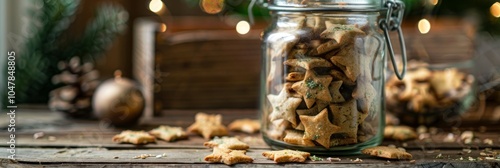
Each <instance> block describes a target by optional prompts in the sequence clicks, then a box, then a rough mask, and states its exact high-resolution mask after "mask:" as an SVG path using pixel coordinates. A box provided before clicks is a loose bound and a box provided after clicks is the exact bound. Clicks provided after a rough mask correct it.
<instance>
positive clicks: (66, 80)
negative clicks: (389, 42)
mask: <svg viewBox="0 0 500 168" xmlns="http://www.w3.org/2000/svg"><path fill="white" fill-rule="evenodd" d="M266 2H267V1H264V0H255V1H250V0H225V1H223V0H220V1H216V0H214V1H203V0H102V1H77V0H15V1H14V0H1V1H0V36H1V38H0V50H1V52H0V53H2V55H5V53H6V52H7V51H15V52H16V68H17V71H16V103H20V104H42V105H44V104H48V105H49V106H50V107H51V109H54V110H56V111H71V112H69V113H72V114H77V112H75V111H83V112H82V113H83V114H84V115H82V116H85V114H86V113H89V112H88V111H89V110H90V108H91V105H90V104H91V103H90V102H91V99H92V96H93V94H94V92H95V89H96V87H97V86H98V85H99V84H100V83H101V82H102V81H104V80H106V79H110V78H113V77H114V76H116V75H118V76H122V77H125V78H130V79H133V80H134V81H135V82H137V83H138V84H137V86H138V87H139V88H140V90H141V91H142V93H143V95H144V98H145V102H146V111H147V112H146V113H148V115H150V116H152V115H155V114H157V113H158V111H161V110H162V109H257V108H258V98H259V80H260V78H259V77H260V76H259V73H260V66H261V58H260V57H261V47H260V33H261V32H262V31H263V29H265V27H266V26H267V25H268V24H269V23H270V16H269V11H268V10H267V9H266ZM404 2H405V3H406V11H405V18H404V24H403V30H404V33H405V41H406V45H407V48H408V51H407V52H408V55H409V57H411V58H417V59H419V60H423V61H426V62H429V63H454V62H463V61H471V62H473V64H472V66H470V65H469V66H467V67H466V68H467V69H468V70H471V71H472V73H473V74H474V75H475V77H476V81H477V83H478V88H479V90H480V92H485V93H486V91H488V92H487V96H486V97H488V99H489V100H491V101H492V102H497V103H498V102H500V94H499V93H498V91H497V90H495V86H497V85H498V83H499V82H498V81H499V80H498V79H500V78H499V77H498V76H499V73H498V72H500V67H499V66H498V65H500V37H499V36H500V1H498V0H481V1H474V0H462V1H455V0H404ZM393 37H394V36H393ZM394 40H395V39H394ZM2 58H5V57H3V56H2ZM0 63H1V65H3V66H4V67H5V63H6V59H1V60H0ZM2 69H3V70H5V69H6V68H2ZM116 70H120V71H121V72H117V71H116ZM5 74H6V73H2V75H1V76H0V78H1V79H6V76H5ZM1 87H2V89H1V90H2V91H4V90H6V89H4V88H5V82H2V83H1ZM3 95H5V94H3ZM5 97H6V96H2V98H3V99H5ZM5 101H6V100H4V101H2V102H5ZM104 103H106V102H104ZM495 107H496V106H495ZM496 111H498V112H497V113H498V115H496V113H493V112H492V114H491V115H492V116H493V117H495V116H496V117H497V119H492V120H497V121H498V120H500V109H497V110H496ZM77 116H80V113H78V115H77ZM490 117H491V116H490ZM485 118H488V117H485Z"/></svg>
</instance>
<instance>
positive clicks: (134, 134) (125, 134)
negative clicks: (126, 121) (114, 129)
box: [112, 130, 156, 145]
mask: <svg viewBox="0 0 500 168" xmlns="http://www.w3.org/2000/svg"><path fill="white" fill-rule="evenodd" d="M112 140H113V142H118V143H131V144H135V145H141V144H147V143H153V142H156V138H155V137H154V136H151V135H149V134H148V133H147V132H145V131H131V130H126V131H122V132H121V133H120V134H118V135H115V136H113V139H112Z"/></svg>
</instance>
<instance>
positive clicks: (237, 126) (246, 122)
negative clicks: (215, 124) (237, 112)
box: [227, 118, 260, 134]
mask: <svg viewBox="0 0 500 168" xmlns="http://www.w3.org/2000/svg"><path fill="white" fill-rule="evenodd" d="M227 127H228V128H229V130H231V131H241V132H246V133H249V134H251V133H256V132H259V130H260V122H259V120H252V119H248V118H246V119H239V120H234V121H233V122H231V123H230V124H229V125H228V126H227Z"/></svg>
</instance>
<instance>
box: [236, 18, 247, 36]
mask: <svg viewBox="0 0 500 168" xmlns="http://www.w3.org/2000/svg"><path fill="white" fill-rule="evenodd" d="M249 31H250V23H248V22H247V21H244V20H242V21H239V22H238V24H236V32H238V33H239V34H247V33H248V32H249Z"/></svg>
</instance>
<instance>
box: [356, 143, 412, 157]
mask: <svg viewBox="0 0 500 168" xmlns="http://www.w3.org/2000/svg"><path fill="white" fill-rule="evenodd" d="M361 152H362V153H364V154H367V155H371V156H376V157H381V158H386V159H400V160H405V159H411V158H412V157H413V156H412V155H411V154H410V153H408V152H405V151H402V150H399V149H397V148H394V147H388V146H375V147H369V148H366V149H363V150H362V151H361Z"/></svg>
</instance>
